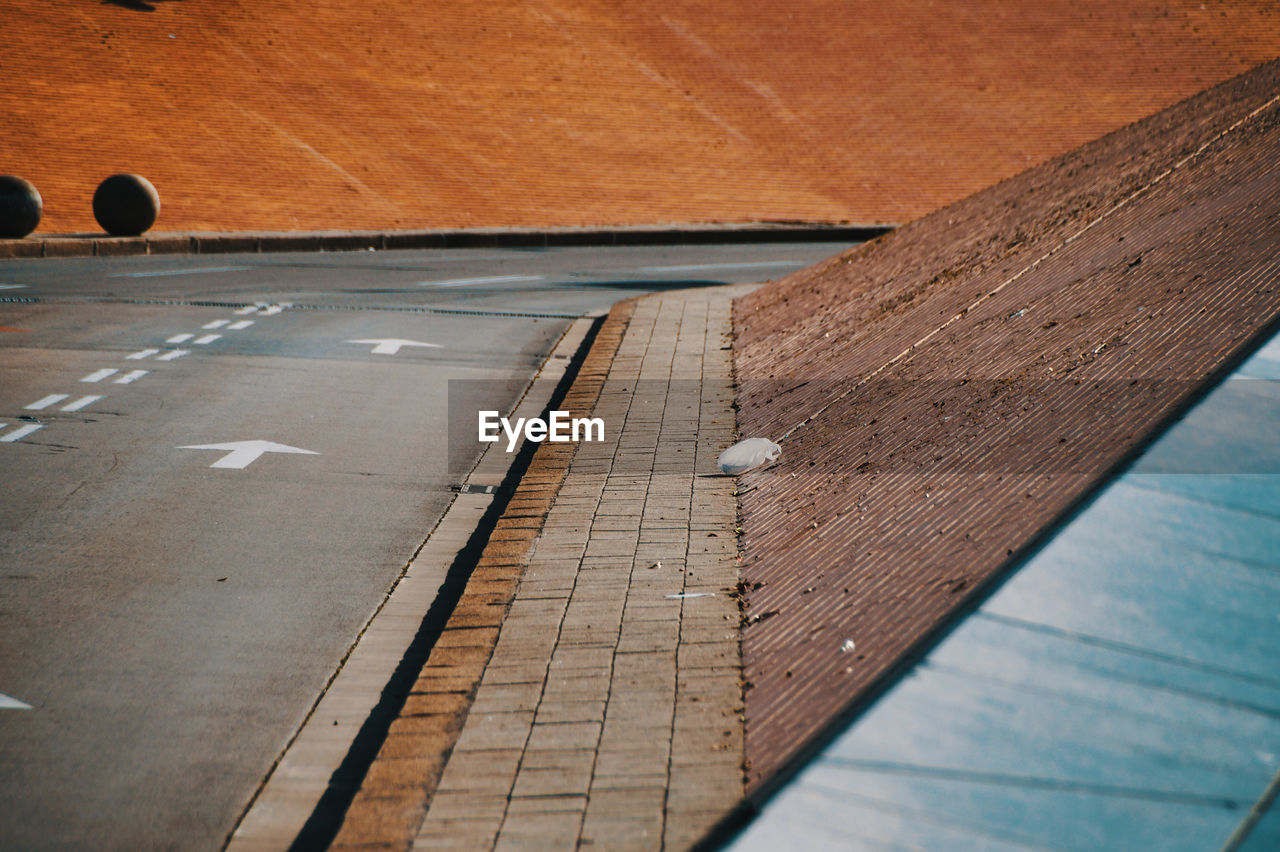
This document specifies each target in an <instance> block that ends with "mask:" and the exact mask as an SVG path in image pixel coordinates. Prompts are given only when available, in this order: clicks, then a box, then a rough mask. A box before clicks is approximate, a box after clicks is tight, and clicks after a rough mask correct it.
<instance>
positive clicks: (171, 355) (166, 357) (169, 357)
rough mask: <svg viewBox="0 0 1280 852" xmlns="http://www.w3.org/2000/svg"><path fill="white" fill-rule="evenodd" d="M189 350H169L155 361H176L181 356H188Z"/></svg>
mask: <svg viewBox="0 0 1280 852" xmlns="http://www.w3.org/2000/svg"><path fill="white" fill-rule="evenodd" d="M190 354H191V350H190V349H170V350H169V351H168V352H166V353H164V354H163V355H161V356H160V357H159V358H157V359H156V360H157V361H176V360H178V359H179V358H181V357H182V356H183V355H190Z"/></svg>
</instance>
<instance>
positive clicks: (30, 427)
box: [0, 423, 44, 444]
mask: <svg viewBox="0 0 1280 852" xmlns="http://www.w3.org/2000/svg"><path fill="white" fill-rule="evenodd" d="M43 428H44V424H43V423H29V424H27V425H26V426H20V427H19V428H17V429H15V430H13V431H12V432H10V433H9V434H8V435H5V436H4V437H3V438H0V443H4V444H12V443H13V442H14V441H21V440H22V439H23V438H25V437H27V436H28V435H30V434H31V433H32V432H38V431H39V430H41V429H43Z"/></svg>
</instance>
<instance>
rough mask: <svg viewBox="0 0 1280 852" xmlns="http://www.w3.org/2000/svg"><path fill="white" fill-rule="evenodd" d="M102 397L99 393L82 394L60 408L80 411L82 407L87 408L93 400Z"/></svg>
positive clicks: (95, 400)
mask: <svg viewBox="0 0 1280 852" xmlns="http://www.w3.org/2000/svg"><path fill="white" fill-rule="evenodd" d="M103 398H104V397H102V396H101V395H99V396H82V397H80V398H79V399H77V400H76V401H75V402H73V403H71V404H69V405H64V406H63V407H62V410H63V411H82V410H83V409H85V408H88V407H89V406H91V405H93V404H94V403H95V402H97V401H98V400H100V399H103Z"/></svg>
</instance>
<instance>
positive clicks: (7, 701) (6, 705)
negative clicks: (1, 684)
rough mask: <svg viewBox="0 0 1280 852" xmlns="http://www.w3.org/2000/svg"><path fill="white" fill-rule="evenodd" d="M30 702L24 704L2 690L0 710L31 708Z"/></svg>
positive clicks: (0, 693)
mask: <svg viewBox="0 0 1280 852" xmlns="http://www.w3.org/2000/svg"><path fill="white" fill-rule="evenodd" d="M30 709H31V705H30V704H24V703H23V702H21V701H19V700H18V699H16V698H12V697H10V696H8V695H5V694H4V693H3V692H0V710H30Z"/></svg>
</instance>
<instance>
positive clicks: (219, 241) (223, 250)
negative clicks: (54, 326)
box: [0, 222, 896, 260]
mask: <svg viewBox="0 0 1280 852" xmlns="http://www.w3.org/2000/svg"><path fill="white" fill-rule="evenodd" d="M894 227H896V226H895V225H824V224H820V223H790V222H754V223H746V224H736V225H669V226H638V227H626V228H553V229H545V230H538V229H524V228H491V229H461V230H423V231H305V232H303V231H299V232H290V231H278V232H261V233H157V234H151V235H145V236H140V237H111V236H107V235H105V234H69V235H36V236H32V237H26V238H24V239H19V240H12V239H9V240H2V239H0V260H4V259H14V260H18V259H35V258H46V257H128V256H136V255H153V254H154V255H159V254H230V253H243V254H266V253H271V252H336V251H385V250H388V249H451V248H553V247H572V246H654V245H698V244H707V243H756V242H765V243H777V242H850V243H853V242H863V241H866V240H869V239H873V238H875V237H878V236H880V235H881V234H884V233H887V232H888V231H891V230H893V229H894Z"/></svg>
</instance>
